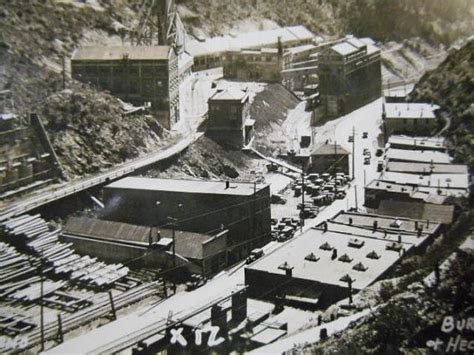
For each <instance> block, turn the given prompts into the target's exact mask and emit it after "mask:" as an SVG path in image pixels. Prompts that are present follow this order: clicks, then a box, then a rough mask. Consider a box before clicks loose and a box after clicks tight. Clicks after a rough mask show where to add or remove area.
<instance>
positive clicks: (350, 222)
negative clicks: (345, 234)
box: [349, 217, 352, 225]
mask: <svg viewBox="0 0 474 355" xmlns="http://www.w3.org/2000/svg"><path fill="white" fill-rule="evenodd" d="M349 225H352V217H349Z"/></svg>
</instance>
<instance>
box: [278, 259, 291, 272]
mask: <svg viewBox="0 0 474 355" xmlns="http://www.w3.org/2000/svg"><path fill="white" fill-rule="evenodd" d="M278 268H279V269H280V270H291V269H293V266H291V265H290V264H288V262H287V261H285V262H284V263H283V264H281V265H280V266H278Z"/></svg>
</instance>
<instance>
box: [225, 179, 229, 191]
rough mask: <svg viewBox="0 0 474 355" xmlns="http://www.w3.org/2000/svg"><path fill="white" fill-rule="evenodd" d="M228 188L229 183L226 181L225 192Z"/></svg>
mask: <svg viewBox="0 0 474 355" xmlns="http://www.w3.org/2000/svg"><path fill="white" fill-rule="evenodd" d="M229 187H230V182H229V181H226V182H225V188H226V190H227V189H228V188H229Z"/></svg>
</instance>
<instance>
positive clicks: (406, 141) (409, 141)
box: [388, 135, 448, 152]
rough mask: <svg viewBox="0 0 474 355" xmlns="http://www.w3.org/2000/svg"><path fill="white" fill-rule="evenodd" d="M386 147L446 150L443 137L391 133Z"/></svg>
mask: <svg viewBox="0 0 474 355" xmlns="http://www.w3.org/2000/svg"><path fill="white" fill-rule="evenodd" d="M388 147H390V148H393V149H408V150H436V151H440V152H446V151H447V149H448V148H447V146H446V140H445V139H444V138H443V137H409V136H398V135H391V136H390V137H389V138H388Z"/></svg>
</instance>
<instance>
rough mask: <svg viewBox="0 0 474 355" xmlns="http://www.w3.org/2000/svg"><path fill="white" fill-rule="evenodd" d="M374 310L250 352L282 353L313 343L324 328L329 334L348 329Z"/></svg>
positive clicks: (341, 319) (338, 320)
mask: <svg viewBox="0 0 474 355" xmlns="http://www.w3.org/2000/svg"><path fill="white" fill-rule="evenodd" d="M371 311H372V310H369V309H366V310H363V311H361V312H359V313H356V314H353V315H351V316H348V317H341V318H338V319H336V320H335V321H332V322H329V323H324V324H322V325H320V326H317V327H314V328H310V329H307V330H304V331H302V332H299V333H296V334H294V335H291V336H289V337H286V338H283V339H281V340H278V341H276V342H274V343H272V344H270V345H267V346H263V347H261V348H257V349H255V350H253V351H251V352H249V353H248V354H282V353H284V352H286V351H290V350H291V349H294V348H295V345H304V344H313V343H317V342H318V341H319V340H320V332H321V329H322V328H326V329H327V335H328V336H331V335H332V334H334V333H336V332H339V331H341V330H344V329H346V328H347V327H348V326H349V324H350V323H351V322H354V321H356V320H358V319H360V318H362V317H364V316H366V315H368V314H369V313H370V312H371Z"/></svg>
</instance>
